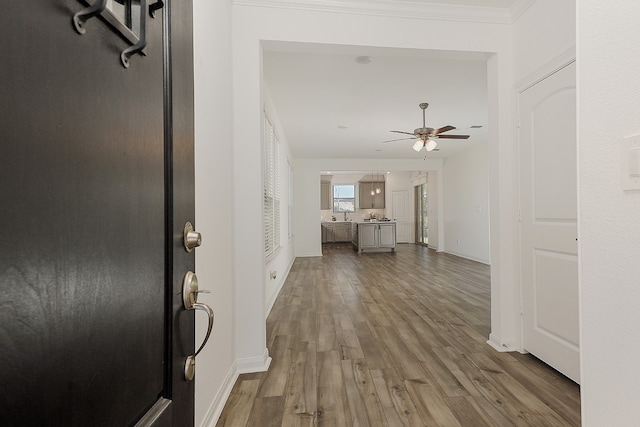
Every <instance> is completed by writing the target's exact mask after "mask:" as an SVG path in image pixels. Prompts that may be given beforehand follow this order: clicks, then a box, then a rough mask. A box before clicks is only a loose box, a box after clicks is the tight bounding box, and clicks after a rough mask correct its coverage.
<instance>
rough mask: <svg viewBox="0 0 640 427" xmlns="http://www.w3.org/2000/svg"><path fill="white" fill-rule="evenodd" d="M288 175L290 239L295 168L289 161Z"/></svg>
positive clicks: (291, 234)
mask: <svg viewBox="0 0 640 427" xmlns="http://www.w3.org/2000/svg"><path fill="white" fill-rule="evenodd" d="M287 175H288V177H289V188H288V191H289V193H288V195H289V198H288V200H289V203H288V210H287V213H288V217H287V225H288V232H287V237H288V238H289V239H290V238H291V237H292V236H293V168H292V167H291V163H290V162H289V160H288V159H287Z"/></svg>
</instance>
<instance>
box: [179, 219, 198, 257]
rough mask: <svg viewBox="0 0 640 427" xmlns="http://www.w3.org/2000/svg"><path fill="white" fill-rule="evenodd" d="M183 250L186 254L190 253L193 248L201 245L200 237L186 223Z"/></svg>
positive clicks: (191, 226) (189, 224) (188, 223)
mask: <svg viewBox="0 0 640 427" xmlns="http://www.w3.org/2000/svg"><path fill="white" fill-rule="evenodd" d="M183 240H184V248H185V249H186V250H187V252H191V251H192V250H193V249H194V248H197V247H198V246H200V245H201V244H202V235H201V234H200V233H198V232H197V231H193V225H191V223H190V222H187V223H186V224H185V225H184V238H183Z"/></svg>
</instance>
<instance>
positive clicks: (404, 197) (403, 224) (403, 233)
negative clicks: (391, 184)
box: [391, 190, 411, 243]
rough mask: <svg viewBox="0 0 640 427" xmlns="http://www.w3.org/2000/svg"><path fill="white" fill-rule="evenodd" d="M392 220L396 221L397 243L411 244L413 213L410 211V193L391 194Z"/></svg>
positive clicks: (396, 191) (402, 191) (405, 191)
mask: <svg viewBox="0 0 640 427" xmlns="http://www.w3.org/2000/svg"><path fill="white" fill-rule="evenodd" d="M391 218H392V219H393V220H394V221H396V241H397V242H398V243H409V237H410V234H411V213H410V211H409V191H408V190H393V191H392V192H391Z"/></svg>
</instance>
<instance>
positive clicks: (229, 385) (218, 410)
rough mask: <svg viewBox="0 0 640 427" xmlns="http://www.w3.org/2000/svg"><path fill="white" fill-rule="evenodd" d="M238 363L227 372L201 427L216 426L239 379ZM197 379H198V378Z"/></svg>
mask: <svg viewBox="0 0 640 427" xmlns="http://www.w3.org/2000/svg"><path fill="white" fill-rule="evenodd" d="M238 375H240V373H239V372H238V365H237V362H236V363H234V364H233V365H231V369H229V372H227V376H226V377H225V379H224V382H223V383H222V386H221V387H220V389H219V390H218V394H216V397H215V398H214V399H213V402H211V406H209V410H208V411H207V413H206V415H205V416H204V420H202V424H200V427H215V425H216V423H217V422H218V419H219V418H220V415H221V414H222V410H223V409H224V405H225V404H226V403H227V399H229V395H230V394H231V390H232V389H233V386H234V385H235V383H236V380H237V379H238ZM196 381H197V379H196Z"/></svg>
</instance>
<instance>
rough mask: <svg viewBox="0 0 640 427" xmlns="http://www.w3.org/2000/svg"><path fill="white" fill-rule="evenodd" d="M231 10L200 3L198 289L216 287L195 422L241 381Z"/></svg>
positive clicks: (199, 320)
mask: <svg viewBox="0 0 640 427" xmlns="http://www.w3.org/2000/svg"><path fill="white" fill-rule="evenodd" d="M230 13H231V7H230V5H229V4H227V2H211V1H206V0H195V1H194V56H195V64H194V66H195V71H194V72H195V76H194V77H195V180H196V218H195V228H196V230H197V231H199V232H201V233H202V246H201V247H199V248H198V249H196V251H195V252H196V273H197V275H198V280H199V283H200V287H201V288H202V289H208V290H210V291H211V293H210V294H200V295H199V296H198V299H199V300H200V301H201V302H204V303H206V304H209V305H210V306H211V307H212V308H213V310H214V312H215V316H216V317H215V325H214V328H213V333H212V335H211V338H210V340H209V342H208V343H207V346H206V347H205V348H204V350H203V351H202V352H201V353H200V354H199V355H198V363H197V371H196V380H195V388H196V391H195V398H196V402H195V406H196V408H195V411H196V413H195V418H196V425H206V424H209V423H211V422H213V421H214V420H215V419H216V418H217V416H218V414H217V413H216V411H219V410H221V409H222V408H221V404H224V400H225V399H226V397H227V396H226V394H227V393H228V392H229V391H230V388H229V387H230V386H233V381H234V380H235V376H234V375H235V371H234V362H235V357H236V355H235V351H234V310H233V302H234V286H233V283H234V272H233V263H234V257H233V247H234V241H235V239H234V235H233V224H234V215H233V208H232V206H233V200H234V197H235V196H234V191H233V179H234V177H233V173H232V159H233V153H232V128H231V123H232V120H231V105H232V96H231V66H230V61H231V42H230V36H231V26H230ZM204 317H205V316H201V315H196V345H199V343H200V342H201V341H202V339H203V338H204V335H205V332H206V325H207V322H206V320H205V319H204Z"/></svg>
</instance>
